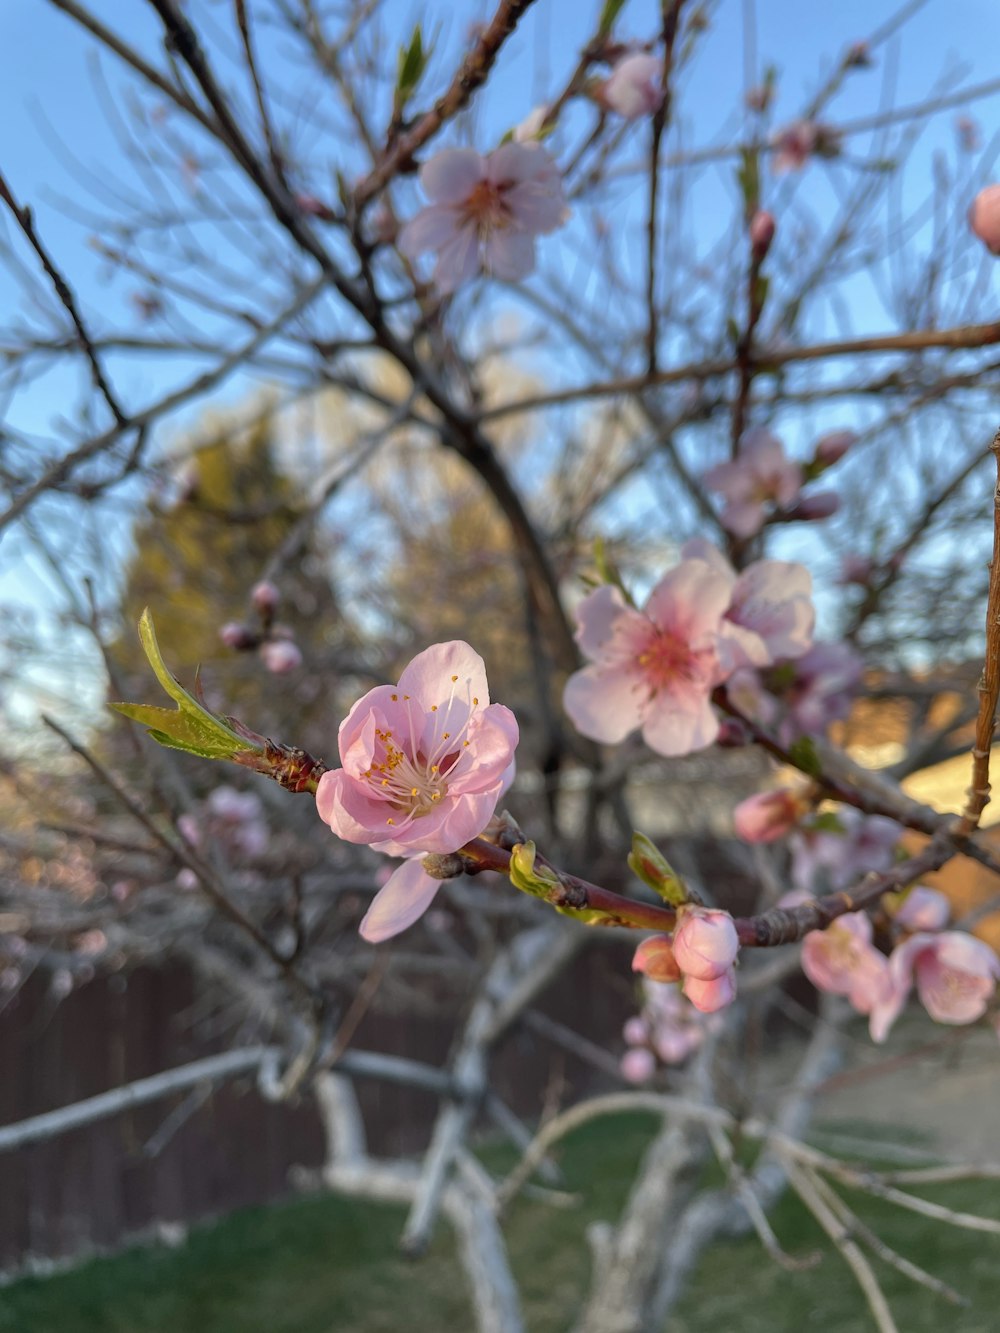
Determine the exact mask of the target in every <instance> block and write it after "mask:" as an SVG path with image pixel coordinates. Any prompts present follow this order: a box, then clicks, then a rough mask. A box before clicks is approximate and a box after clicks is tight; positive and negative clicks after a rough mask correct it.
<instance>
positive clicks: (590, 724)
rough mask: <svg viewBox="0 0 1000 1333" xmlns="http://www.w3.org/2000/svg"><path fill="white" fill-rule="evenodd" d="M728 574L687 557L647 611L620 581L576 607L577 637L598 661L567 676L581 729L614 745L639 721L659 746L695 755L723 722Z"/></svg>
mask: <svg viewBox="0 0 1000 1333" xmlns="http://www.w3.org/2000/svg"><path fill="white" fill-rule="evenodd" d="M729 592H730V585H729V580H728V579H727V578H726V576H725V575H723V574H721V573H719V572H718V570H715V569H713V568H711V566H709V565H708V564H706V562H705V561H704V560H684V561H682V562H681V564H679V565H677V566H676V568H674V569H672V570H671V571H670V572H669V573H668V574H666V575H664V577H663V578H662V579H661V580H660V581H659V583H658V584H657V585H656V587H655V588H654V589H653V591H652V592H651V593H650V595H649V598H648V600H647V602H646V605H645V607H644V608H643V610H642V611H636V610H634V609H633V608H632V607H630V606H628V605H626V603H625V599H624V598H623V597H622V594H621V593H620V592H619V590H618V589H617V588H614V587H612V586H610V585H607V584H606V585H604V586H603V587H600V588H597V589H595V590H594V592H592V593H591V594H590V595H589V596H588V597H586V598H584V600H583V602H582V603H581V604H580V606H579V608H578V609H577V620H578V622H579V628H578V630H577V636H576V638H577V642H578V643H579V645H580V648H581V649H582V651H583V653H584V655H585V656H586V657H588V658H589V659H590V660H591V662H592V663H593V665H591V666H588V667H585V668H584V669H583V670H582V671H577V672H575V673H574V674H573V675H572V676H570V678H569V680H568V681H567V683H566V691H565V694H564V696H563V705H564V707H565V709H566V712H567V713H568V714H569V716H570V718H571V719H572V721H573V725H574V726H575V727H576V728H577V730H578V731H580V732H581V733H582V734H583V735H584V736H589V737H590V738H591V739H592V740H596V741H602V742H604V743H605V744H608V745H617V744H618V743H619V742H620V741H623V740H624V739H625V737H626V736H627V735H628V734H629V733H630V732H632V731H635V730H636V729H637V728H641V729H642V735H643V739H644V740H645V742H646V744H647V745H648V746H649V747H650V749H651V750H655V751H656V752H657V753H658V754H665V755H680V754H690V753H691V751H692V750H700V749H703V748H704V747H705V746H706V745H711V743H712V741H713V740H714V739H715V736H716V733H717V732H718V729H719V724H718V720H717V718H716V716H715V713H714V712H713V710H712V706H711V703H710V702H709V696H710V695H711V692H712V690H713V688H714V687H715V686H716V685H717V684H719V682H720V681H721V680H722V679H723V676H724V674H725V672H724V670H723V669H722V667H721V666H720V662H719V658H718V654H717V644H718V637H719V630H720V626H721V621H722V615H723V612H724V611H725V610H726V607H727V606H728V604H729Z"/></svg>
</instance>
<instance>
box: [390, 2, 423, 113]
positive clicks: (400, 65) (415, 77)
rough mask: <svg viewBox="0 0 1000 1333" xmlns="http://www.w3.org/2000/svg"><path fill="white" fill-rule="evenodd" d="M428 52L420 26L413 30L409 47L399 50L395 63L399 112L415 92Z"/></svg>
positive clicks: (397, 107)
mask: <svg viewBox="0 0 1000 1333" xmlns="http://www.w3.org/2000/svg"><path fill="white" fill-rule="evenodd" d="M429 59H430V52H429V51H425V50H424V38H423V33H422V32H421V30H420V24H419V23H418V24H417V26H416V27H415V28H414V29H413V36H412V37H411V38H410V45H409V46H401V47H400V48H399V56H398V59H397V62H396V109H397V111H401V110H402V108H403V107H404V106H405V105H406V103H407V102H408V101H409V99H410V98H411V97H412V96H413V94H414V92H415V91H416V87H417V84H418V83H419V82H420V80H421V77H422V76H423V73H424V70H425V69H426V68H427V61H428V60H429Z"/></svg>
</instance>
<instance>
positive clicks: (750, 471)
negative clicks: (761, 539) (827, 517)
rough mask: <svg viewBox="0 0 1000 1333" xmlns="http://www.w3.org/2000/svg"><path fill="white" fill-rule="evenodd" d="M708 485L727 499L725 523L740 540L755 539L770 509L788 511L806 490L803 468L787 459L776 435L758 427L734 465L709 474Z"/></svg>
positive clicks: (721, 465)
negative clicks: (768, 508)
mask: <svg viewBox="0 0 1000 1333" xmlns="http://www.w3.org/2000/svg"><path fill="white" fill-rule="evenodd" d="M704 480H705V484H706V486H708V487H709V488H710V489H711V490H713V491H718V492H719V493H720V494H721V495H722V496H723V498H724V499H725V502H726V503H725V507H724V508H723V510H722V515H721V518H722V523H723V525H724V526H725V527H726V528H728V530H729V531H730V532H732V533H734V534H735V536H737V537H752V536H753V535H754V533H756V532H759V531H760V530H761V528H762V527H763V526H764V520H765V518H766V516H767V511H766V506H767V505H769V504H773V505H776V506H777V507H778V508H779V509H788V508H790V507H791V505H793V504H794V503H795V501H796V500H797V499H798V497H799V492H800V490H801V489H802V468H801V467H800V466H799V464H798V463H794V462H791V461H789V459H788V458H786V457H785V450H784V447H783V445H782V443H781V441H780V440H779V439H778V437H777V436H776V435H772V434H771V432H770V431H769V430H764V429H763V428H760V427H755V428H754V429H752V430H749V431H747V433H746V435H744V437H743V439H742V441H741V443H740V452H739V455H738V457H736V458H735V459H734V460H733V461H732V462H729V463H718V464H716V466H715V467H713V468H709V470H708V471H707V472H706V473H705V477H704Z"/></svg>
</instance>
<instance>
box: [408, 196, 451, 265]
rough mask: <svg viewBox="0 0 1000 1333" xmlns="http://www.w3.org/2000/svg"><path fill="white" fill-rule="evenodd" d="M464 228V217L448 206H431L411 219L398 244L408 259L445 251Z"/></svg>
mask: <svg viewBox="0 0 1000 1333" xmlns="http://www.w3.org/2000/svg"><path fill="white" fill-rule="evenodd" d="M461 227H462V217H461V214H460V213H459V212H458V210H457V209H455V208H453V207H451V206H450V205H448V204H431V205H429V207H427V208H422V209H421V210H420V212H419V213H417V214H416V216H415V217H412V218H410V220H409V222H407V223H406V224H405V225H404V226H403V227H402V228H401V230H400V233H399V239H398V240H397V242H396V244H397V245H398V247H399V250H400V252H401V253H402V254H404V255H406V257H407V259H416V257H417V256H418V255H422V254H423V253H424V251H425V250H443V249H444V248H445V246H447V245H450V244H452V243H453V242H454V241H455V238H456V237H457V236H458V234H459V232H460V230H461Z"/></svg>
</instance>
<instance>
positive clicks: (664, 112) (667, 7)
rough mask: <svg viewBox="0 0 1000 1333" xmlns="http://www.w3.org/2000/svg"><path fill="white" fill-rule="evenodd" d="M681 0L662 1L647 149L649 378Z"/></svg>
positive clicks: (654, 344) (655, 338)
mask: <svg viewBox="0 0 1000 1333" xmlns="http://www.w3.org/2000/svg"><path fill="white" fill-rule="evenodd" d="M683 5H684V0H661V3H660V9H661V13H662V16H663V68H662V73H661V75H660V81H661V84H662V92H663V97H662V100H661V102H660V105H659V106H658V107H657V108H656V110H655V111H654V112H653V119H652V135H651V141H650V147H649V218H648V221H647V224H646V235H647V245H646V308H647V312H648V320H649V323H648V328H647V330H646V367H647V371H648V373H649V374H650V375H655V374H656V366H657V343H658V342H659V320H658V317H657V309H656V255H657V245H656V206H657V203H658V201H659V193H660V140H661V139H662V138H663V131H664V128H665V126H666V124H667V122H668V120H669V118H670V102H671V88H670V75H671V72H672V70H673V63H674V43H675V41H676V39H677V25H678V23H679V21H680V14H681V9H682V8H683Z"/></svg>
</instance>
